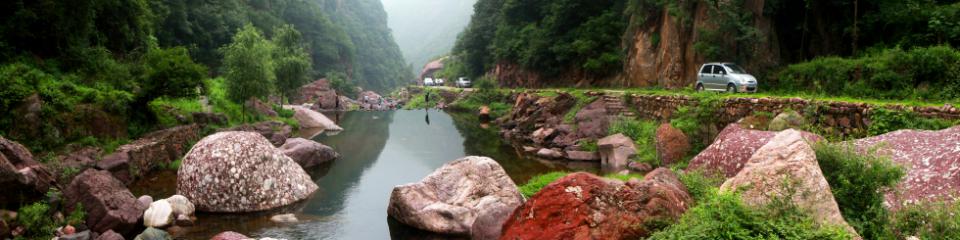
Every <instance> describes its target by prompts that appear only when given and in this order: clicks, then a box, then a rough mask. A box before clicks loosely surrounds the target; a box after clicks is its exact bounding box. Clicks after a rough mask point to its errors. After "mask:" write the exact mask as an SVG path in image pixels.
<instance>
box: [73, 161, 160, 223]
mask: <svg viewBox="0 0 960 240" xmlns="http://www.w3.org/2000/svg"><path fill="white" fill-rule="evenodd" d="M63 193H64V196H65V197H66V200H67V201H66V204H67V205H66V207H67V212H72V211H73V208H74V207H75V206H76V205H77V204H83V209H84V210H85V211H86V212H87V219H86V225H87V226H89V227H90V229H91V230H94V231H96V232H105V231H107V230H114V231H116V232H117V233H120V234H132V233H133V231H134V230H136V229H137V226H138V225H139V224H138V222H139V221H140V218H141V217H142V216H143V212H144V210H146V209H147V207H146V206H143V205H141V204H140V202H138V201H137V199H136V198H134V196H133V194H132V193H130V190H127V188H126V186H124V185H123V183H122V182H120V180H117V179H116V178H114V177H113V175H111V174H110V173H109V172H107V171H98V170H93V169H87V170H86V171H84V172H83V173H81V174H80V175H78V176H77V177H75V178H74V179H73V182H71V183H70V185H69V187H67V188H66V189H64V192H63Z"/></svg>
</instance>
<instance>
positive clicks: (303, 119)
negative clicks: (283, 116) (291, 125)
mask: <svg viewBox="0 0 960 240" xmlns="http://www.w3.org/2000/svg"><path fill="white" fill-rule="evenodd" d="M283 108H285V109H290V110H293V111H294V114H293V118H296V119H297V121H299V122H300V127H301V128H322V129H324V130H327V131H343V128H341V127H340V126H337V124H336V123H334V122H333V121H331V120H330V118H327V116H324V115H323V114H322V113H319V112H317V111H314V110H310V109H309V108H306V107H303V106H296V105H286V106H283Z"/></svg>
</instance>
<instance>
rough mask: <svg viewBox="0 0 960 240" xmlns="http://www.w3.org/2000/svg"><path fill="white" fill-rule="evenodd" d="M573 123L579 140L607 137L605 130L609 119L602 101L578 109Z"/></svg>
mask: <svg viewBox="0 0 960 240" xmlns="http://www.w3.org/2000/svg"><path fill="white" fill-rule="evenodd" d="M574 121H576V123H577V136H578V137H580V138H592V139H599V138H602V137H604V136H606V135H607V128H609V127H610V117H609V116H608V114H607V107H606V106H605V105H604V101H603V99H597V100H596V101H593V102H592V103H590V104H587V105H586V106H584V107H583V108H582V109H580V111H579V112H577V114H576V116H575V117H574Z"/></svg>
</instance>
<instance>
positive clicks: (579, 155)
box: [566, 151, 600, 161]
mask: <svg viewBox="0 0 960 240" xmlns="http://www.w3.org/2000/svg"><path fill="white" fill-rule="evenodd" d="M566 153H567V159H570V160H574V161H600V154H598V153H596V152H587V151H566Z"/></svg>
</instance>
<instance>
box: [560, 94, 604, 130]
mask: <svg viewBox="0 0 960 240" xmlns="http://www.w3.org/2000/svg"><path fill="white" fill-rule="evenodd" d="M570 95H573V97H574V98H575V99H577V103H576V104H574V105H573V107H572V108H570V110H569V111H567V114H566V115H563V122H565V123H573V122H574V120H575V118H576V117H577V113H578V112H580V109H583V107H585V106H587V104H590V103H592V102H593V101H596V100H597V97H591V96H587V94H586V91H583V90H573V91H570Z"/></svg>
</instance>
